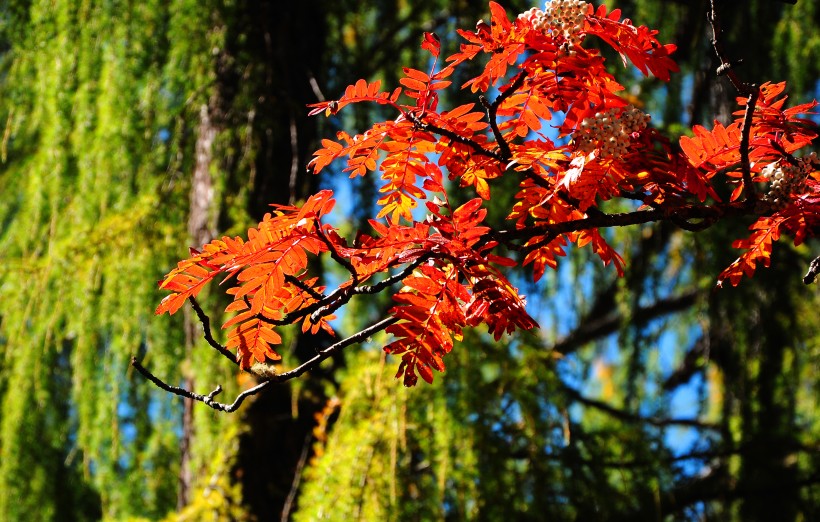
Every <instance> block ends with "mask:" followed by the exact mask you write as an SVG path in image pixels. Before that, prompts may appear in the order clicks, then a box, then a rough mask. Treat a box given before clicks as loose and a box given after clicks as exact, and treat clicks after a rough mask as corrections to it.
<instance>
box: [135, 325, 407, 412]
mask: <svg viewBox="0 0 820 522" xmlns="http://www.w3.org/2000/svg"><path fill="white" fill-rule="evenodd" d="M398 321H399V319H398V318H396V317H388V318H386V319H382V320H381V321H379V322H377V323H375V324H372V325H370V326H368V327H367V328H365V329H364V330H362V331H360V332H358V333H356V334H353V335H351V336H350V337H348V338H346V339H342V340H341V341H339V342H337V343H334V344H332V345H330V346H328V347H327V348H325V349H324V350H320V351H318V352H317V353H316V355H315V356H314V357H313V358H311V359H310V360H308V361H307V362H305V363H303V364H301V365H299V366H297V367H296V368H294V369H292V370H290V371H287V372H283V373H279V374H276V375H274V376H271V377H269V378H267V379H265V380H264V381H262V382H260V383H259V384H257V385H256V386H254V387H253V388H249V389H247V390H245V391H243V392H242V393H240V394H239V395H237V396H236V399H235V400H234V401H233V402H232V403H231V404H225V403H221V402H217V401H215V400H214V397H216V396H217V395H219V394H220V393H222V386H219V385H218V386H217V387H216V388H215V389H214V390H213V391H212V392H211V393H209V394H208V395H201V394H199V393H196V392H193V391H191V390H186V389H185V388H181V387H179V386H173V385H170V384H168V383H166V382H165V381H163V380H162V379H160V378H159V377H157V376H156V375H154V374H153V373H151V372H150V371H149V370H148V369H147V368H145V367H144V366H143V365H142V364H140V362H139V361H138V360H137V358H136V357H134V356H132V357H131V366H133V367H134V369H136V370H137V371H138V372H139V373H141V374H142V375H143V377H145V378H146V379H148V380H149V381H151V382H152V383H154V385H156V386H157V387H158V388H160V389H162V390H165V391H167V392H168V393H172V394H174V395H179V396H180V397H185V398H188V399H191V400H194V401H197V402H201V403H203V404H205V405H206V406H208V407H210V408H213V409H214V410H217V411H224V412H226V413H231V412H233V411H236V410H237V409H238V408H239V406H241V405H242V403H243V402H244V401H245V399H247V398H248V397H251V396H253V395H256V394H258V393H259V392H261V391H262V390H264V389H266V388H268V387H269V386H271V385H272V384H276V383H282V382H286V381H289V380H291V379H294V378H296V377H299V376H300V375H302V374H304V373H306V372H308V371H310V370H312V369H314V368H316V367H318V366H319V365H320V364H321V363H322V362H323V361H324V360H325V359H327V358H328V357H330V356H331V355H333V354H334V353H336V352H338V351H339V350H341V349H343V348H345V347H347V346H350V345H351V344H356V343H360V342H362V341H364V340H365V339H367V338H368V337H370V336H371V335H373V334H375V333H377V332H380V331H382V330H384V329H386V328H387V327H388V326H390V325H391V324H394V323H396V322H398Z"/></svg>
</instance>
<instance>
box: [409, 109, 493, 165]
mask: <svg viewBox="0 0 820 522" xmlns="http://www.w3.org/2000/svg"><path fill="white" fill-rule="evenodd" d="M407 117H408V118H409V119H410V121H412V122H413V124H414V125H415V126H416V127H418V128H419V129H421V130H424V131H429V132H433V133H435V134H439V135H441V136H444V137H446V138H449V139H450V140H451V141H453V142H455V143H461V144H462V145H466V146H468V147H470V148H471V149H473V152H475V153H476V154H478V155H480V156H487V157H490V158H492V159H494V160H496V161H499V162H504V158H503V157H501V155H500V154H499V153H497V152H493V151H491V150H488V149H485V148H484V147H483V146H481V144H480V143H478V142H477V141H475V140H471V139H470V138H467V137H465V136H462V135H461V134H458V133H456V132H454V131H451V130H449V129H445V128H444V127H439V126H438V125H435V124H433V123H429V122H426V121H422V120H421V119H419V117H418V116H416V115H415V114H413V113H408V115H407Z"/></svg>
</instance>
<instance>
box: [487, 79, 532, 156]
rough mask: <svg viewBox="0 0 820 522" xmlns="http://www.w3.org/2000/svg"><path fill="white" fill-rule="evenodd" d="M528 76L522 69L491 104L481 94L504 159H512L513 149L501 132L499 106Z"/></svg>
mask: <svg viewBox="0 0 820 522" xmlns="http://www.w3.org/2000/svg"><path fill="white" fill-rule="evenodd" d="M526 78H527V71H521V73H519V74H518V76H517V77H516V78H515V80H514V81H513V82H512V83H511V84H510V86H509V87H507V88H506V89H504V91H503V92H502V93H501V94H500V95H499V96H498V98H496V99H495V101H494V102H493V103H492V104H490V103H488V102H487V98H485V97H484V96H480V97H479V100H480V101H481V104H482V105H483V106H484V108H485V109H486V110H487V120H488V121H489V122H490V128H491V129H492V130H493V136H495V142H496V143H498V149H499V150H500V151H501V157H502V159H503V161H505V162H506V161H510V160H511V159H512V151H511V150H510V144H509V143H507V140H506V139H504V135H503V134H502V133H501V129H499V128H498V108H499V107H500V106H501V104H502V103H504V100H506V99H507V98H509V97H510V96H512V95H513V94H514V93H515V91H517V90H518V88H519V87H521V86H522V85H524V80H525V79H526Z"/></svg>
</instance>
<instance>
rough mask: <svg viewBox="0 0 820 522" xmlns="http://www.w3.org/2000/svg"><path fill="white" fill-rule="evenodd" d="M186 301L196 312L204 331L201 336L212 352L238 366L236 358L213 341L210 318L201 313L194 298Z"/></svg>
mask: <svg viewBox="0 0 820 522" xmlns="http://www.w3.org/2000/svg"><path fill="white" fill-rule="evenodd" d="M188 301H190V302H191V307H192V308H193V309H194V312H196V316H197V317H198V318H199V322H200V323H202V329H203V331H204V333H203V335H204V337H205V340H206V341H207V342H208V344H210V345H211V347H212V348H213V349H214V350H216V351H217V352H219V353H221V354H222V355H223V356H224V357H225V358H226V359H228V360H229V361H231V362H232V363H233V364H238V363H237V362H236V356H234V354H233V353H232V352H231V351H230V350H228V348H226V347H225V346H223V345H221V344H219V343H218V342H216V340H215V339H214V336H213V333H211V318H210V317H208V316H207V315H206V314H205V312H203V311H202V307H201V306H199V303H198V302H197V300H196V298H195V297H194V296H191V297H189V298H188Z"/></svg>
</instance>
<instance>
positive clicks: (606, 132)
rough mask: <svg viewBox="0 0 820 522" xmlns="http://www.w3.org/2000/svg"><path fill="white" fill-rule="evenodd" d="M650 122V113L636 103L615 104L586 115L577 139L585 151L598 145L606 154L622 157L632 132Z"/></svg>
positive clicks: (607, 156) (591, 149)
mask: <svg viewBox="0 0 820 522" xmlns="http://www.w3.org/2000/svg"><path fill="white" fill-rule="evenodd" d="M648 124H649V115H648V114H646V113H644V112H642V111H641V110H640V109H638V108H636V107H634V106H632V105H627V106H626V107H619V108H615V107H613V108H611V109H607V110H604V111H601V112H596V113H595V116H591V117H589V118H584V121H582V122H581V126H580V128H579V129H578V131H577V132H576V133H575V141H576V143H577V144H578V149H579V150H581V151H583V152H586V153H589V152H592V151H593V150H596V149H598V150H600V156H601V157H602V158H619V157H620V156H622V155H623V154H626V153H627V151H628V149H629V144H630V138H631V137H632V134H633V133H636V132H640V131H642V130H643V129H645V128H646V126H647V125H648Z"/></svg>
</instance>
